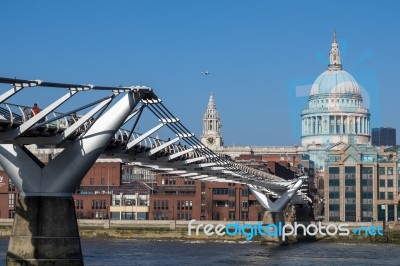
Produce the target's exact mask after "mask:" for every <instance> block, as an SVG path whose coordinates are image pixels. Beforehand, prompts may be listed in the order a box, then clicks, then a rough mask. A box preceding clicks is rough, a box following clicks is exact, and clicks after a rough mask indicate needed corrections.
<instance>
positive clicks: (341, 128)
mask: <svg viewBox="0 0 400 266" xmlns="http://www.w3.org/2000/svg"><path fill="white" fill-rule="evenodd" d="M343 127H344V125H343V115H341V116H340V134H343V133H344V131H343Z"/></svg>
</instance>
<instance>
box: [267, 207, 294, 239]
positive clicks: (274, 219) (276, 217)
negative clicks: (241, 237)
mask: <svg viewBox="0 0 400 266" xmlns="http://www.w3.org/2000/svg"><path fill="white" fill-rule="evenodd" d="M262 224H263V225H268V224H274V225H275V226H276V228H278V231H279V230H282V229H279V228H282V226H283V225H285V215H284V213H283V212H270V211H265V212H264V217H263V223H262ZM270 233H271V235H274V234H277V232H276V231H275V230H273V228H271V227H270ZM288 243H289V241H288V239H287V238H285V240H283V239H282V235H278V236H269V235H268V234H267V235H266V236H264V237H263V239H262V240H261V244H263V245H287V244H288Z"/></svg>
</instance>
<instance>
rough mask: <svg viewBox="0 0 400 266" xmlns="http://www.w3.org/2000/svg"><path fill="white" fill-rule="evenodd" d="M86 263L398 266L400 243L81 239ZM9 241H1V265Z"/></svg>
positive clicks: (2, 239) (3, 239)
mask: <svg viewBox="0 0 400 266" xmlns="http://www.w3.org/2000/svg"><path fill="white" fill-rule="evenodd" d="M81 243H82V251H83V254H84V261H85V265H113V266H118V265H282V264H283V265H285V266H287V265H335V266H337V265H352V266H353V265H400V245H396V244H368V243H363V244H360V243H357V244H353V243H321V242H311V243H294V244H290V245H288V246H282V247H281V246H279V247H268V246H261V245H260V244H259V243H258V242H251V241H250V242H249V241H243V242H234V241H202V240H201V241H198V240H183V241H177V240H158V241H157V240H135V239H97V238H83V239H82V240H81ZM7 245H8V238H0V264H1V263H4V259H5V256H6V252H7Z"/></svg>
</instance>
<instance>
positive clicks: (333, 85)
mask: <svg viewBox="0 0 400 266" xmlns="http://www.w3.org/2000/svg"><path fill="white" fill-rule="evenodd" d="M337 93H339V94H344V93H350V94H358V95H360V94H361V90H360V86H359V85H358V83H357V81H356V80H355V79H354V78H353V76H352V75H350V74H349V73H347V72H346V71H344V70H339V69H338V70H327V71H325V72H324V73H322V74H321V75H320V76H319V77H318V78H317V79H316V80H315V82H314V84H313V85H312V87H311V93H310V95H317V94H337Z"/></svg>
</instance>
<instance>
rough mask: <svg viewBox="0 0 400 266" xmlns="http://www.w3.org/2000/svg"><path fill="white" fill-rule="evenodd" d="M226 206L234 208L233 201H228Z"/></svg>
mask: <svg viewBox="0 0 400 266" xmlns="http://www.w3.org/2000/svg"><path fill="white" fill-rule="evenodd" d="M228 206H229V208H235V201H233V200H230V201H229V202H228Z"/></svg>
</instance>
